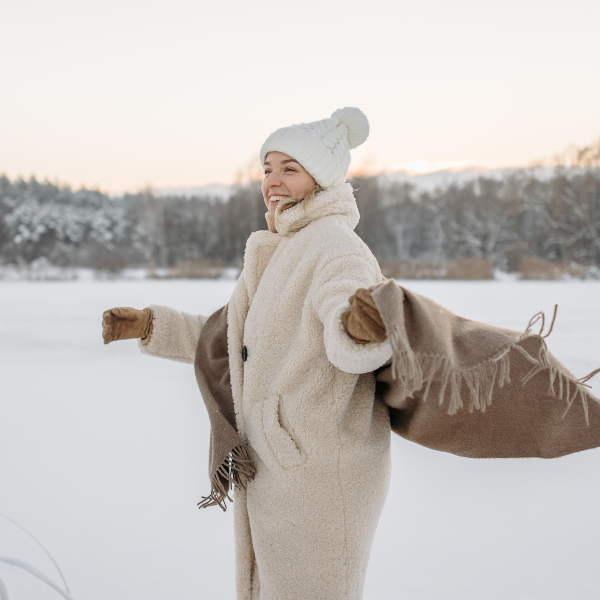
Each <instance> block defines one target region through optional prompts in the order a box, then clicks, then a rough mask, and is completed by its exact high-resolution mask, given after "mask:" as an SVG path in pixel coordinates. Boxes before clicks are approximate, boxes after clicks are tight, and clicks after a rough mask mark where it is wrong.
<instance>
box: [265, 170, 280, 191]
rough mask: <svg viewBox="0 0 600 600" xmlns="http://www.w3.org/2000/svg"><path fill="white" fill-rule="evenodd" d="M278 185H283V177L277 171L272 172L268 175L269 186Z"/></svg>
mask: <svg viewBox="0 0 600 600" xmlns="http://www.w3.org/2000/svg"><path fill="white" fill-rule="evenodd" d="M278 185H281V177H279V175H277V174H275V173H270V174H269V176H268V177H267V187H270V188H272V187H277V186H278Z"/></svg>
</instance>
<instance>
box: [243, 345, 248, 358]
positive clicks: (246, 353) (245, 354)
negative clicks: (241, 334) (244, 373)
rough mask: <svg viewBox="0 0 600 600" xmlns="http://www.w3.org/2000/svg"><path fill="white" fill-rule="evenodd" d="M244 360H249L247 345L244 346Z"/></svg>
mask: <svg viewBox="0 0 600 600" xmlns="http://www.w3.org/2000/svg"><path fill="white" fill-rule="evenodd" d="M242 360H243V361H246V360H248V348H246V346H244V347H243V348H242Z"/></svg>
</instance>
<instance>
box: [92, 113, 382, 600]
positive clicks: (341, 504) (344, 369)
mask: <svg viewBox="0 0 600 600" xmlns="http://www.w3.org/2000/svg"><path fill="white" fill-rule="evenodd" d="M368 133H369V125H368V121H367V118H366V117H365V115H364V114H363V113H362V112H361V111H360V110H358V109H357V108H343V109H340V110H337V111H335V112H334V113H333V115H332V116H331V118H329V119H324V120H322V121H317V122H313V123H305V124H300V125H292V126H290V127H285V128H283V129H279V130H277V131H275V132H274V133H273V134H271V135H270V136H269V137H268V138H267V140H266V141H265V143H264V145H263V147H262V149H261V153H260V158H261V162H262V164H263V167H264V179H263V183H262V193H263V197H264V201H265V204H266V206H267V209H268V212H267V215H266V218H267V222H268V224H269V231H257V232H255V233H253V234H252V235H251V236H250V237H249V238H248V242H247V245H246V252H245V256H244V269H243V271H242V273H241V275H240V278H239V280H238V282H237V285H236V287H235V289H234V292H233V294H232V297H231V300H230V302H229V306H228V313H227V337H228V346H229V363H230V371H231V385H232V390H233V398H234V404H235V412H236V422H237V428H238V433H239V435H240V437H241V438H242V439H243V440H244V441H245V442H247V443H248V445H249V447H250V449H251V450H250V452H251V455H252V458H253V459H254V462H255V464H256V476H255V477H254V479H253V480H252V481H251V482H249V483H248V485H247V489H245V490H244V489H236V496H235V502H234V519H235V535H236V564H237V588H238V598H240V599H257V598H260V599H261V600H292V599H294V600H298V599H302V600H310V599H314V600H323V599H325V598H327V599H328V600H359V599H360V598H362V589H363V584H364V577H365V573H366V568H367V562H368V557H369V552H370V548H371V543H372V539H373V535H374V532H375V528H376V526H377V522H378V519H379V516H380V513H381V510H382V508H383V504H384V501H385V497H386V494H387V489H388V482H389V469H390V423H389V415H388V410H387V408H386V407H385V406H384V405H383V404H381V403H380V402H379V401H378V400H376V399H375V381H374V376H373V373H372V372H373V371H374V370H375V369H377V368H379V367H380V366H382V365H383V364H384V363H386V362H387V361H388V360H389V359H390V357H391V355H392V349H391V346H390V343H389V341H388V340H387V339H386V336H385V331H382V330H381V329H379V331H377V327H376V326H375V325H374V323H373V322H369V323H368V325H369V326H367V327H366V328H365V327H364V326H361V318H360V314H359V315H358V316H359V318H355V317H356V315H357V313H353V312H351V310H350V308H351V307H350V304H349V302H348V300H349V298H350V297H351V296H352V295H353V294H354V292H355V291H356V290H357V289H359V288H366V287H369V286H371V285H373V284H376V283H380V282H381V281H382V279H383V278H382V275H381V271H380V269H379V266H378V264H377V261H376V260H375V257H374V256H373V255H372V253H371V252H370V251H369V249H368V248H367V246H366V245H365V244H364V243H363V242H362V241H361V239H360V238H359V237H358V236H357V235H356V234H355V233H354V231H353V230H354V228H355V227H356V225H357V224H358V220H359V213H358V209H357V206H356V202H355V199H354V196H353V193H352V187H351V185H350V184H349V183H345V181H346V177H347V173H348V167H349V164H350V149H351V148H355V147H356V146H358V145H360V144H362V143H363V142H364V141H365V140H366V138H367V136H368ZM359 312H360V311H359ZM362 316H363V317H364V313H363V314H362ZM375 320H377V318H376V315H375ZM367 321H368V319H367ZM205 322H206V318H205V317H202V316H197V315H190V314H187V313H182V312H179V311H176V310H174V309H172V308H167V307H163V306H154V305H152V306H150V307H149V308H147V309H145V310H144V311H135V310H134V309H129V308H127V309H123V308H121V309H113V310H112V311H107V313H105V317H104V331H103V335H104V338H105V343H108V342H110V341H113V340H114V339H125V338H126V337H138V338H141V345H140V347H141V349H142V351H143V352H144V353H146V354H150V355H153V356H159V357H162V358H170V359H172V360H179V361H183V362H189V363H193V362H194V357H195V350H196V345H197V342H198V339H199V336H200V332H201V330H202V326H203V325H204V323H205ZM364 323H365V321H364V319H363V320H362V324H363V325H364Z"/></svg>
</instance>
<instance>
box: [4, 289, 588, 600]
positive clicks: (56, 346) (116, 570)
mask: <svg viewBox="0 0 600 600" xmlns="http://www.w3.org/2000/svg"><path fill="white" fill-rule="evenodd" d="M233 285H234V284H233V282H231V281H148V280H146V281H115V282H110V281H106V282H102V281H85V282H56V283H36V282H4V283H0V408H1V412H0V511H1V512H3V513H4V514H6V515H9V516H10V517H12V518H13V519H15V520H16V521H18V522H19V523H21V524H22V525H24V526H25V527H27V528H28V529H29V530H30V531H31V532H32V533H34V535H36V536H37V537H38V538H39V539H40V540H41V541H42V542H43V543H44V544H45V545H46V546H47V548H48V549H49V550H50V552H51V553H52V554H53V555H54V557H55V558H56V560H57V562H58V564H59V565H60V566H61V568H62V570H63V571H64V574H65V576H66V578H67V581H68V582H69V584H70V588H71V592H72V595H73V598H75V600H107V599H110V600H138V599H139V600H141V599H144V600H159V599H160V600H164V599H169V600H171V599H173V600H200V599H202V600H204V599H209V598H210V599H212V598H223V599H225V598H230V599H233V598H234V577H233V572H234V571H233V533H232V511H231V510H229V511H228V512H227V513H222V512H221V511H220V510H219V509H218V508H210V509H206V510H202V511H199V510H198V509H197V508H196V504H195V503H196V502H197V501H198V500H199V499H200V498H201V496H202V495H203V494H206V493H207V492H208V490H209V482H208V476H207V474H206V467H207V464H206V463H207V451H208V433H209V429H208V419H207V417H206V414H205V410H204V406H203V403H202V400H201V398H200V396H199V394H198V391H197V389H196V384H195V380H194V374H193V369H192V367H191V366H189V365H184V364H179V363H172V362H168V361H159V360H156V359H153V358H149V357H145V356H142V355H141V354H140V353H139V352H138V350H137V348H136V344H135V342H132V341H128V342H119V343H114V344H111V345H110V346H104V345H103V344H102V339H101V335H100V330H101V327H100V320H101V315H102V312H103V311H104V310H105V309H107V308H111V307H114V306H134V307H140V308H141V307H144V306H145V305H146V304H148V303H150V302H155V303H162V304H167V305H171V306H174V307H177V308H180V309H182V310H188V311H192V312H201V313H210V312H212V311H213V310H214V309H216V308H218V307H219V306H221V305H222V304H224V303H225V302H226V301H227V300H228V297H229V295H230V293H231V290H232V287H233ZM407 286H408V287H410V288H411V289H413V290H415V291H418V292H420V293H422V294H425V295H427V296H429V297H431V298H433V299H435V300H436V301H438V302H440V303H441V304H443V305H445V306H447V307H448V308H449V309H451V310H453V311H455V312H457V313H459V314H461V315H463V316H467V317H469V318H473V319H477V320H482V321H486V322H489V323H494V324H497V325H501V326H505V327H511V328H514V329H518V330H522V329H524V327H525V325H526V324H527V321H528V320H529V318H530V316H531V315H533V314H534V313H536V312H537V311H539V310H545V311H546V313H547V314H551V313H552V308H553V305H554V303H558V304H559V313H558V320H557V324H556V326H555V331H554V332H553V334H552V335H551V337H550V338H549V340H548V341H549V346H550V349H551V351H553V352H554V353H555V354H556V355H557V356H558V358H559V359H561V360H562V361H563V362H565V363H566V364H567V365H568V367H569V368H570V369H571V370H572V371H573V372H574V373H575V374H576V375H577V376H582V375H584V374H587V373H588V372H590V371H591V370H593V369H594V368H596V367H598V366H600V310H598V309H599V307H600V283H599V282H592V281H587V282H539V283H537V282H517V281H490V282H481V283H471V282H445V281H436V282H407ZM599 379H600V376H599V377H598V378H596V380H592V382H593V384H594V385H593V387H594V393H595V394H596V395H597V396H599V395H600V381H598V380H599ZM393 460H394V468H393V479H392V484H391V489H390V493H389V497H388V502H387V505H386V509H385V512H384V514H383V517H382V520H381V523H380V526H379V530H378V533H377V537H376V539H375V545H374V548H373V552H372V555H371V564H370V567H369V573H368V577H367V584H366V590H365V599H366V600H397V599H399V598H401V599H402V600H442V599H443V600H454V599H457V600H458V599H460V600H483V599H487V600H506V599H510V600H534V599H535V600H538V599H539V600H567V599H568V600H584V599H585V600H592V599H594V600H597V599H598V598H600V567H599V564H600V512H599V510H600V509H599V506H600V450H594V451H589V452H585V453H582V454H579V455H574V456H569V457H565V458H562V459H559V460H554V461H542V460H518V461H517V460H511V461H508V460H495V461H477V460H468V459H463V458H458V457H455V456H451V455H448V454H443V453H438V452H434V451H431V450H428V449H425V448H422V447H420V446H417V445H415V444H411V443H409V442H406V441H404V440H402V439H401V438H399V437H398V436H394V439H393ZM331 508H332V509H333V510H335V507H331ZM0 556H4V557H7V556H8V557H14V558H20V559H22V560H25V561H27V562H29V563H31V564H33V565H35V566H36V567H38V568H39V569H41V570H42V571H44V572H45V573H46V574H47V575H49V576H50V577H51V578H52V579H53V580H55V581H57V582H59V577H58V575H57V574H56V571H55V570H54V568H53V566H52V564H51V562H50V561H49V560H48V559H47V558H46V557H45V556H44V555H43V553H42V552H41V551H40V550H39V549H38V548H36V546H35V545H34V544H33V542H32V541H31V540H30V539H28V538H27V537H26V536H25V535H24V534H23V533H22V532H20V531H19V530H17V529H16V528H15V527H14V526H13V525H11V524H10V523H8V522H6V521H3V520H1V519H0ZM0 579H3V580H4V581H5V583H6V584H7V586H8V589H9V591H10V592H11V600H45V599H51V598H58V595H57V594H56V593H55V592H53V591H52V590H50V589H49V588H44V587H43V586H42V585H41V584H39V583H37V582H36V581H35V580H33V579H32V578H30V577H29V576H27V575H24V574H22V573H20V572H17V571H15V570H9V569H8V568H6V567H0ZM299 600H302V599H299Z"/></svg>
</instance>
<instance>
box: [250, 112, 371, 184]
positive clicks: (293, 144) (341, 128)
mask: <svg viewBox="0 0 600 600" xmlns="http://www.w3.org/2000/svg"><path fill="white" fill-rule="evenodd" d="M368 136H369V121H368V119H367V117H366V116H365V114H364V113H363V112H362V110H360V109H358V108H354V107H352V106H346V107H345V108H338V109H337V110H336V111H334V113H333V114H332V115H331V117H330V118H329V119H323V120H322V121H313V122H312V123H300V124H298V125H291V126H289V127H283V128H282V129H278V130H277V131H275V132H273V133H272V134H271V135H270V136H269V137H268V138H267V139H266V141H265V143H264V144H263V146H262V148H261V151H260V161H261V164H263V165H264V163H265V157H266V156H267V154H268V153H269V152H282V153H283V154H287V155H288V156H291V157H292V158H293V159H295V160H297V161H298V162H299V163H300V164H301V165H302V166H303V167H304V168H305V169H306V170H307V171H308V172H309V173H310V174H311V175H312V176H313V177H314V179H315V181H316V182H317V183H318V184H319V185H320V186H321V187H322V188H323V189H327V188H330V187H334V186H337V185H342V184H343V183H344V182H345V181H346V177H347V176H348V167H349V166H350V150H351V149H353V148H356V147H357V146H360V145H361V144H362V143H363V142H364V141H365V140H366V139H367V137H368Z"/></svg>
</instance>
